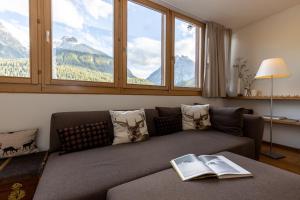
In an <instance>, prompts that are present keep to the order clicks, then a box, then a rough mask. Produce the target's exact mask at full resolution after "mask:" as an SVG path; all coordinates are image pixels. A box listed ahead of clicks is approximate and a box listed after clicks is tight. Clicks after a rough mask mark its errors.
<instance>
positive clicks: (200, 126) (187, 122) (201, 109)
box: [181, 104, 211, 130]
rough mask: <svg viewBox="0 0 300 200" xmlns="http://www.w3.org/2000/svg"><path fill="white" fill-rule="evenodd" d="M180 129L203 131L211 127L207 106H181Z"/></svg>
mask: <svg viewBox="0 0 300 200" xmlns="http://www.w3.org/2000/svg"><path fill="white" fill-rule="evenodd" d="M181 112H182V129H183V130H204V129H207V128H208V127H209V126H211V123H210V118H209V105H208V104H207V105H194V106H190V105H181Z"/></svg>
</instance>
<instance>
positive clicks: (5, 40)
mask: <svg viewBox="0 0 300 200" xmlns="http://www.w3.org/2000/svg"><path fill="white" fill-rule="evenodd" d="M26 57H28V50H27V49H26V48H25V47H24V46H23V45H22V44H21V43H20V42H19V41H18V40H17V39H16V38H14V37H13V36H12V35H11V34H10V33H9V32H7V31H6V30H5V27H4V26H3V24H2V23H1V22H0V58H9V59H11V58H26Z"/></svg>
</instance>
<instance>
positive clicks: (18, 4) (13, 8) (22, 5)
mask: <svg viewBox="0 0 300 200" xmlns="http://www.w3.org/2000/svg"><path fill="white" fill-rule="evenodd" d="M28 2H29V1H24V0H8V1H6V0H4V1H3V0H2V1H1V6H0V12H5V11H9V12H15V13H18V14H20V15H23V16H26V17H28V16H29V3H28Z"/></svg>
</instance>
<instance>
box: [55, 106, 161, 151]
mask: <svg viewBox="0 0 300 200" xmlns="http://www.w3.org/2000/svg"><path fill="white" fill-rule="evenodd" d="M145 113H146V122H147V127H148V132H149V135H150V136H152V135H155V134H156V132H155V125H154V121H153V118H154V117H157V116H158V112H157V110H155V109H145ZM99 121H107V122H108V132H109V135H110V138H111V140H113V139H114V131H113V125H112V122H111V117H110V114H109V111H86V112H61V113H54V114H52V117H51V127H50V149H49V151H50V152H56V151H59V150H60V141H59V137H58V134H57V130H58V129H61V128H65V127H71V126H76V125H78V124H84V123H95V122H99Z"/></svg>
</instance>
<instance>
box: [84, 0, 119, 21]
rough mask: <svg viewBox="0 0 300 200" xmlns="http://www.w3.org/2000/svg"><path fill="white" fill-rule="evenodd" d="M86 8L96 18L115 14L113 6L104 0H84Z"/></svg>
mask: <svg viewBox="0 0 300 200" xmlns="http://www.w3.org/2000/svg"><path fill="white" fill-rule="evenodd" d="M83 4H84V6H85V9H86V10H87V11H88V12H89V14H90V15H91V16H93V17H94V18H95V19H99V18H107V17H109V16H111V15H112V14H113V6H112V4H110V3H107V2H105V1H103V0H85V1H83Z"/></svg>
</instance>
